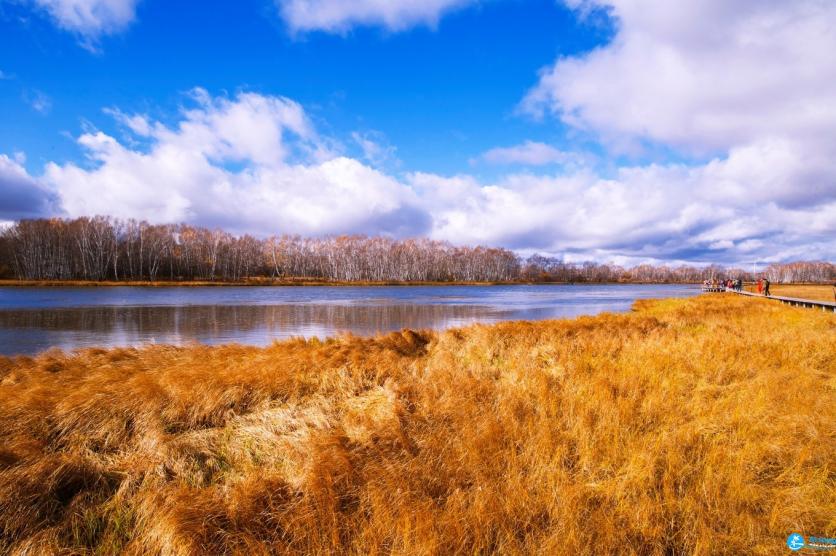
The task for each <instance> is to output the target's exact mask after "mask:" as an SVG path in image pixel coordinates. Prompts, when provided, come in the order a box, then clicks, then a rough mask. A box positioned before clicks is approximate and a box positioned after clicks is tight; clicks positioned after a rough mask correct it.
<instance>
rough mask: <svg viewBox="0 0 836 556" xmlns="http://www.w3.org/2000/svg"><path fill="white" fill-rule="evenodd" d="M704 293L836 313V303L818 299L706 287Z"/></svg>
mask: <svg viewBox="0 0 836 556" xmlns="http://www.w3.org/2000/svg"><path fill="white" fill-rule="evenodd" d="M702 291H704V292H729V293H736V294H740V295H748V296H750V297H760V298H764V299H774V300H775V301H780V302H781V303H784V304H785V305H792V306H793V307H808V308H810V309H821V310H822V311H832V312H834V313H836V303H834V302H833V301H818V300H816V299H799V298H797V297H782V296H780V295H761V294H759V293H752V292H747V291H745V290H744V291H737V290H733V289H730V288H724V287H716V286H706V287H703V289H702Z"/></svg>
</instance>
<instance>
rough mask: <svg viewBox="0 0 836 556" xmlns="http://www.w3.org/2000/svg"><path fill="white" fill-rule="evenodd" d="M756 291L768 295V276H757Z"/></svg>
mask: <svg viewBox="0 0 836 556" xmlns="http://www.w3.org/2000/svg"><path fill="white" fill-rule="evenodd" d="M758 293H760V294H763V295H769V279H768V278H758Z"/></svg>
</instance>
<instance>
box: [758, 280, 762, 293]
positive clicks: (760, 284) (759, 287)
mask: <svg viewBox="0 0 836 556" xmlns="http://www.w3.org/2000/svg"><path fill="white" fill-rule="evenodd" d="M758 293H763V278H758Z"/></svg>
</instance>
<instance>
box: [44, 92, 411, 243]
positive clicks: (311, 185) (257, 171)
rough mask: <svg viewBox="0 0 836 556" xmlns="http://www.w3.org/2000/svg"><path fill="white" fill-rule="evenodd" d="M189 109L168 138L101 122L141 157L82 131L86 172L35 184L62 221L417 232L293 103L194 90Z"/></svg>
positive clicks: (401, 209) (134, 125) (398, 195)
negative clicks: (114, 219) (54, 202)
mask: <svg viewBox="0 0 836 556" xmlns="http://www.w3.org/2000/svg"><path fill="white" fill-rule="evenodd" d="M192 97H193V99H194V102H195V103H196V106H195V107H192V108H189V109H187V110H184V112H183V114H182V118H181V120H180V122H179V123H178V124H177V125H176V126H174V127H167V126H165V125H163V124H161V123H160V122H151V121H149V120H148V119H147V118H146V117H144V116H132V115H127V114H124V113H122V112H120V111H118V110H110V111H109V112H110V113H111V114H113V115H114V116H115V117H117V119H119V120H120V121H122V122H123V123H125V124H126V125H127V127H128V128H129V129H131V130H133V131H134V132H135V133H137V134H139V135H144V136H146V137H147V138H148V139H150V142H151V144H150V147H149V148H148V149H147V150H139V149H133V148H130V147H128V146H125V145H123V144H122V143H120V142H119V141H117V140H116V139H115V138H113V137H110V136H108V135H106V134H104V133H102V132H96V131H92V132H88V133H85V134H83V135H82V136H81V137H79V139H78V143H79V144H80V145H81V146H82V147H83V148H84V149H85V150H86V152H87V155H88V157H89V159H90V161H91V163H92V164H93V166H92V168H84V167H80V166H78V165H76V164H65V165H59V164H55V163H50V164H48V165H47V167H46V171H45V175H44V177H43V180H44V181H45V182H46V183H48V184H49V185H50V187H52V188H53V189H54V190H55V191H56V192H57V194H58V196H59V197H60V199H61V202H62V206H63V208H64V210H65V211H66V212H67V213H68V214H69V215H73V216H78V215H92V214H112V215H114V216H120V217H135V218H144V219H148V220H149V221H153V222H176V221H189V222H194V223H198V224H203V225H208V226H223V227H227V228H229V229H232V230H235V231H247V232H254V233H259V234H263V233H279V232H289V233H302V234H328V233H346V232H366V233H390V234H393V235H403V234H420V233H424V232H426V231H427V229H426V225H427V222H428V220H427V218H426V216H425V215H423V214H421V213H420V212H418V211H417V209H416V208H415V199H414V195H413V194H412V192H411V191H410V190H409V188H407V187H406V186H404V185H403V184H401V183H399V182H398V181H396V180H395V179H393V178H391V177H389V176H386V175H384V174H382V173H380V172H378V171H376V170H374V169H372V168H369V167H367V166H365V165H363V164H361V163H360V162H358V161H356V160H353V159H349V158H344V157H339V156H336V155H335V154H333V153H331V152H330V151H329V150H328V149H327V148H326V147H325V146H324V145H325V144H327V141H324V140H322V139H321V138H320V137H319V136H318V134H317V133H316V131H315V130H314V129H313V127H312V125H311V124H310V122H309V120H308V118H307V116H306V115H305V112H304V110H303V109H302V107H301V106H300V105H299V104H297V103H296V102H294V101H292V100H289V99H286V98H282V97H271V96H264V95H258V94H255V93H241V94H239V95H237V96H236V97H235V98H233V99H229V98H225V97H220V98H212V97H210V96H209V95H208V93H206V91H203V90H200V89H198V90H196V91H195V92H194V94H193V95H192Z"/></svg>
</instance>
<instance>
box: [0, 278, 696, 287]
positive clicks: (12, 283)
mask: <svg viewBox="0 0 836 556" xmlns="http://www.w3.org/2000/svg"><path fill="white" fill-rule="evenodd" d="M616 285H624V286H630V285H658V286H675V285H677V286H697V285H699V282H639V281H636V282H633V281H629V282H626V281H625V282H530V281H515V282H469V281H451V282H443V281H406V282H401V281H390V280H385V281H367V280H358V281H328V280H305V279H291V280H239V281H210V280H183V281H179V280H156V281H153V282H149V281H146V280H142V281H140V280H125V281H114V280H104V281H97V280H0V287H9V288H117V287H131V288H138V287H142V288H175V287H181V288H194V287H323V286H333V287H392V286H397V287H410V286H616Z"/></svg>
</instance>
